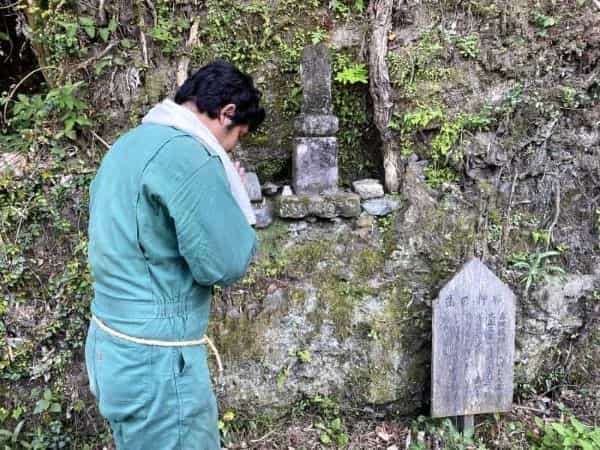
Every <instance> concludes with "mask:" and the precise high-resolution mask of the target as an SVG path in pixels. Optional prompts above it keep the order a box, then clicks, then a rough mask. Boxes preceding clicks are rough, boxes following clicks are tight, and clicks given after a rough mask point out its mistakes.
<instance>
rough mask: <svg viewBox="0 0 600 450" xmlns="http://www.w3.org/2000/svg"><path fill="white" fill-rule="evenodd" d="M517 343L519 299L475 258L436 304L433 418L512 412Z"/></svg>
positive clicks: (447, 286)
mask: <svg viewBox="0 0 600 450" xmlns="http://www.w3.org/2000/svg"><path fill="white" fill-rule="evenodd" d="M514 341H515V296H514V294H513V293H512V291H511V290H510V289H509V288H508V286H506V285H505V284H504V283H502V281H500V280H499V279H498V278H497V277H496V276H495V275H494V274H493V273H492V272H491V271H490V270H489V269H488V268H487V267H486V266H485V265H484V264H483V263H481V261H479V260H478V259H472V260H471V261H469V262H468V263H467V264H465V265H464V266H463V268H462V269H461V270H460V271H459V272H458V273H457V274H456V275H455V276H454V278H453V279H452V280H450V282H449V283H448V284H447V285H446V286H445V287H444V288H443V289H442V290H441V292H440V294H439V297H438V299H437V300H436V301H435V302H434V306H433V355H432V383H431V385H432V396H431V397H432V401H431V410H432V411H431V414H432V416H434V417H446V416H463V415H470V414H481V413H490V412H496V411H508V410H510V408H511V405H512V396H513V361H514V351H515V349H514Z"/></svg>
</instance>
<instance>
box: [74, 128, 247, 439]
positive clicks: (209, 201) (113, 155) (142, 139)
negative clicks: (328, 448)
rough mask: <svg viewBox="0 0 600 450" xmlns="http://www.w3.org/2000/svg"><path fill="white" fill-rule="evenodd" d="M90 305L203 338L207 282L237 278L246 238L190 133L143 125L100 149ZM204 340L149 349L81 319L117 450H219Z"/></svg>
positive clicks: (215, 161) (131, 325) (148, 331)
mask: <svg viewBox="0 0 600 450" xmlns="http://www.w3.org/2000/svg"><path fill="white" fill-rule="evenodd" d="M88 231H89V263H90V266H91V270H92V276H93V279H94V300H93V302H92V307H91V309H92V313H93V314H95V315H96V316H97V317H98V318H99V319H100V320H102V321H103V322H104V323H105V324H106V325H107V326H109V327H111V328H113V329H116V330H118V331H120V332H121V333H125V334H127V335H130V336H135V337H139V338H145V339H155V340H156V339H157V340H164V341H181V340H193V339H201V338H202V337H203V336H204V334H205V332H206V328H207V324H208V318H209V311H210V297H211V287H212V286H213V285H222V286H226V285H229V284H231V283H233V282H234V281H236V280H237V279H239V278H241V277H242V276H243V275H244V273H245V271H246V269H247V266H248V264H249V261H250V259H251V258H252V256H253V254H254V252H255V248H256V234H255V232H254V229H253V228H252V227H251V226H250V225H249V224H248V222H247V220H246V218H245V217H244V215H243V214H242V212H241V210H240V209H239V207H238V206H237V203H236V202H235V200H234V198H233V197H232V195H231V192H230V189H229V184H228V181H227V178H226V175H225V172H224V169H223V166H222V164H221V161H220V159H219V158H218V157H217V156H214V155H212V154H211V152H210V150H209V149H208V148H207V147H205V146H204V145H202V144H201V143H200V142H199V141H198V140H196V139H195V138H193V137H192V136H190V135H188V134H186V133H184V132H182V131H179V130H177V129H175V128H171V127H167V126H164V125H155V124H144V125H140V126H138V127H137V128H134V129H133V130H131V131H129V132H128V133H127V134H125V135H123V136H122V137H121V138H120V139H118V140H117V142H116V143H115V144H114V145H113V146H112V148H111V149H110V150H109V151H108V153H107V154H106V155H105V157H104V159H103V160H102V163H101V165H100V168H99V169H98V172H97V174H96V177H95V178H94V180H93V181H92V184H91V186H90V222H89V230H88ZM206 360H207V349H206V347H205V346H204V345H198V346H192V347H159V346H149V345H143V344H137V343H133V342H130V341H127V340H123V339H121V338H118V337H114V336H113V335H111V334H108V333H106V332H105V331H103V330H102V329H101V328H99V327H98V326H97V325H96V324H95V323H94V322H93V321H92V322H91V323H90V327H89V330H88V335H87V339H86V344H85V362H86V369H87V372H88V377H89V382H90V390H91V391H92V393H93V395H94V396H95V397H96V399H97V400H98V405H99V409H100V413H101V415H102V416H103V417H105V418H106V419H107V420H108V421H109V423H110V425H111V428H112V431H113V437H114V440H115V443H116V446H117V449H118V450H170V449H179V450H217V449H219V448H220V439H219V431H218V427H217V420H218V414H217V406H216V401H215V396H214V393H213V391H212V385H211V381H210V377H209V371H208V367H207V361H206Z"/></svg>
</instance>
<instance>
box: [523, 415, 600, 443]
mask: <svg viewBox="0 0 600 450" xmlns="http://www.w3.org/2000/svg"><path fill="white" fill-rule="evenodd" d="M535 424H536V426H537V427H538V430H537V431H538V432H537V433H530V436H531V438H532V440H533V442H532V443H533V445H532V447H531V448H532V450H559V449H570V448H581V449H582V450H594V449H597V448H600V427H595V428H592V427H589V426H586V425H584V424H583V423H581V422H580V421H579V420H577V419H576V418H575V417H570V418H569V421H568V422H554V423H546V422H544V421H543V420H542V419H540V418H539V417H536V418H535Z"/></svg>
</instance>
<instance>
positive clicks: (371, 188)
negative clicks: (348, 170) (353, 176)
mask: <svg viewBox="0 0 600 450" xmlns="http://www.w3.org/2000/svg"><path fill="white" fill-rule="evenodd" d="M352 188H353V189H354V192H356V193H357V194H358V195H360V198H362V199H363V200H369V199H372V198H381V197H383V196H384V192H383V185H382V184H381V183H380V182H379V180H375V179H373V178H366V179H364V180H357V181H354V182H353V183H352Z"/></svg>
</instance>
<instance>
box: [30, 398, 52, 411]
mask: <svg viewBox="0 0 600 450" xmlns="http://www.w3.org/2000/svg"><path fill="white" fill-rule="evenodd" d="M49 407H50V402H49V401H48V400H45V399H42V400H39V401H38V402H37V403H36V404H35V409H34V410H33V413H34V414H41V413H43V412H44V411H46V410H47V409H48V408H49Z"/></svg>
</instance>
